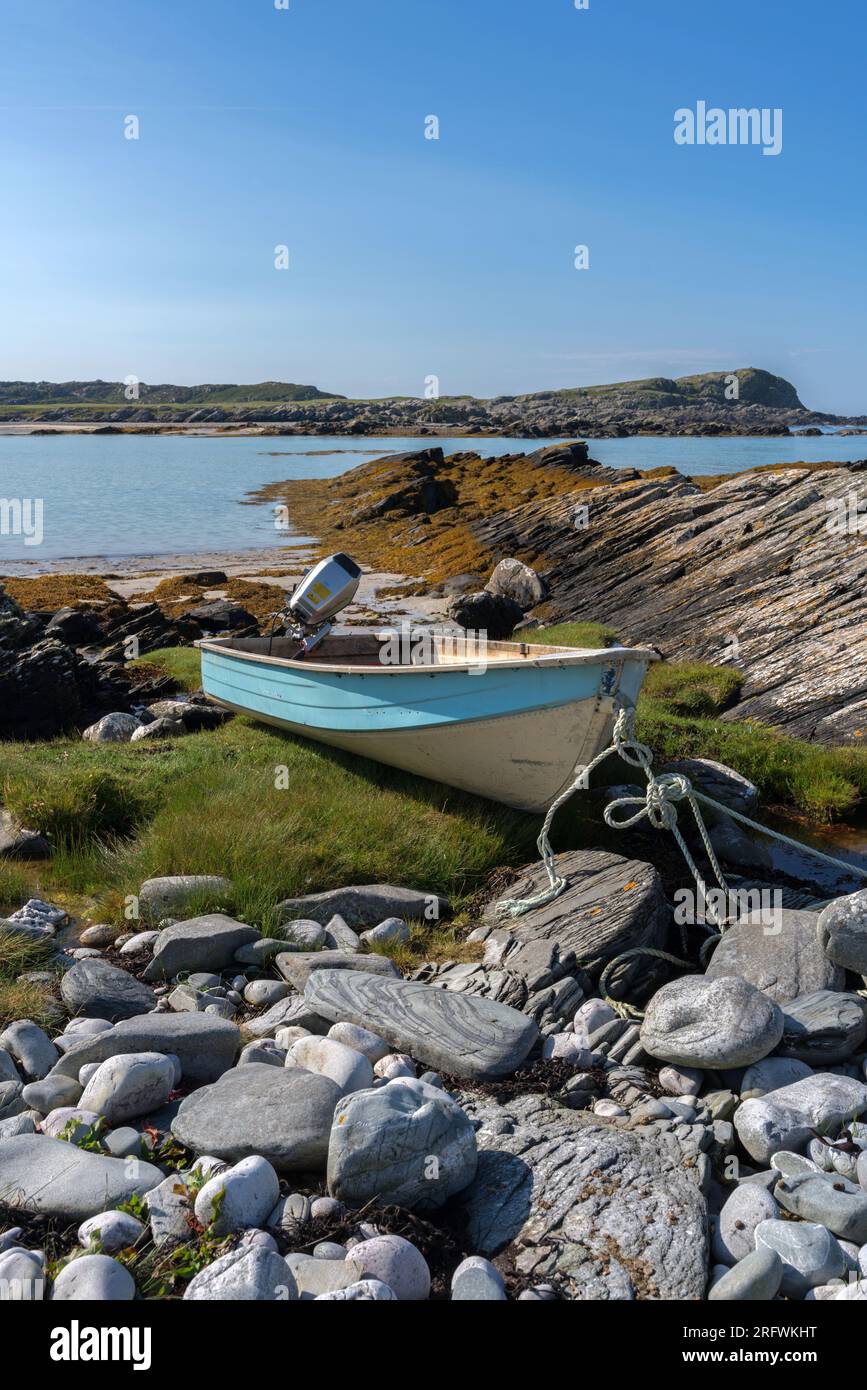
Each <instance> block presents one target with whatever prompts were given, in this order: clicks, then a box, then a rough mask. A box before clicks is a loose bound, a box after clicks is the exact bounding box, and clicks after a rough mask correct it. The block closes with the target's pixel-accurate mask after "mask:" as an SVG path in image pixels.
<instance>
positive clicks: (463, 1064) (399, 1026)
mask: <svg viewBox="0 0 867 1390" xmlns="http://www.w3.org/2000/svg"><path fill="white" fill-rule="evenodd" d="M304 998H305V1000H306V1001H307V1003H308V1004H309V1005H310V1007H311V1008H312V1009H313V1010H314V1011H315V1012H316V1013H317V1014H321V1015H322V1017H323V1018H329V1019H331V1021H332V1022H333V1023H357V1024H358V1025H359V1026H360V1027H362V1028H369V1029H370V1030H371V1032H374V1033H378V1034H379V1036H380V1037H383V1038H385V1039H386V1041H387V1042H390V1043H391V1044H392V1046H393V1047H396V1048H398V1049H399V1050H400V1051H402V1052H408V1053H409V1054H410V1056H412V1057H414V1058H415V1059H416V1060H417V1061H419V1062H424V1063H425V1065H426V1066H429V1067H433V1068H434V1069H435V1070H438V1071H444V1072H447V1073H450V1074H451V1075H453V1076H462V1077H471V1078H474V1079H476V1080H480V1081H485V1080H492V1079H494V1078H495V1077H498V1076H510V1075H511V1074H512V1072H514V1071H516V1070H517V1068H518V1067H519V1066H520V1065H521V1063H522V1062H523V1061H524V1059H525V1057H526V1056H527V1054H528V1052H529V1051H530V1049H531V1048H532V1047H533V1045H534V1043H535V1042H536V1041H537V1039H538V1037H539V1030H538V1028H537V1027H536V1025H535V1023H534V1022H533V1021H532V1019H529V1018H526V1017H525V1015H524V1014H520V1013H518V1011H517V1010H516V1009H511V1008H509V1007H508V1005H506V1004H498V1003H496V1002H495V1001H493V1000H490V999H477V998H473V997H470V996H467V995H465V994H450V993H449V992H448V991H446V990H442V989H436V988H435V987H434V986H432V985H422V984H415V983H413V982H412V981H409V980H399V979H386V978H384V977H382V976H380V975H366V974H362V973H360V972H359V971H357V970H315V971H314V972H313V974H312V975H311V976H310V978H309V980H308V981H307V986H306V988H305V991H304Z"/></svg>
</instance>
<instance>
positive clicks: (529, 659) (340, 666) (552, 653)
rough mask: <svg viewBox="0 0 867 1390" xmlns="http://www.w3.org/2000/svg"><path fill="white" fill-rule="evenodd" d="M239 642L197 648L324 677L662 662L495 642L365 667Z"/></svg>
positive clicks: (646, 651)
mask: <svg viewBox="0 0 867 1390" xmlns="http://www.w3.org/2000/svg"><path fill="white" fill-rule="evenodd" d="M242 640H251V639H242ZM252 640H261V641H266V640H267V638H261V639H255V638H254V639H252ZM235 641H236V639H235V638H233V637H212V638H201V639H200V640H199V641H197V642H194V643H193V645H194V646H195V647H198V648H199V650H200V651H207V652H214V653H216V654H217V655H219V656H229V657H232V658H234V659H235V660H240V661H249V662H254V663H256V664H257V665H264V666H276V667H279V668H282V669H283V670H288V671H303V672H305V673H306V674H307V675H313V674H315V673H316V672H321V673H322V674H323V675H333V676H344V675H345V676H410V675H412V676H435V675H445V674H447V673H453V674H461V673H467V672H473V673H474V674H479V668H480V666H485V667H487V668H488V669H490V670H497V671H504V670H505V671H508V670H520V671H527V670H534V671H539V670H544V669H545V668H546V667H551V666H553V667H567V666H591V665H594V664H598V663H599V662H600V661H602V660H605V661H606V662H607V664H609V665H610V664H612V663H614V662H621V661H630V660H631V661H640V662H644V663H645V664H646V665H650V664H651V662H654V661H659V660H660V658H659V655H658V653H657V652H655V651H653V650H652V649H651V648H648V647H596V648H593V647H556V646H547V645H545V644H544V643H541V642H491V643H489V644H488V655H487V656H483V657H482V658H481V660H480V659H479V657H476V658H475V659H474V660H467V661H458V662H447V663H446V662H444V663H442V664H441V665H436V664H433V665H410V664H406V665H393V664H385V663H381V664H378V665H376V666H371V665H369V664H368V665H364V666H361V665H354V664H353V663H351V662H348V663H347V662H334V663H329V662H325V661H322V660H315V659H313V660H311V659H310V658H309V657H308V658H306V659H304V660H300V661H299V660H297V659H293V658H292V657H285V656H267V655H265V654H264V653H259V652H249V651H242V650H240V649H239V648H237V647H235V646H234V645H233V644H234V642H235ZM503 647H516V648H521V647H523V648H526V654H523V655H521V656H516V657H513V658H508V657H507V658H505V659H502V658H500V657H499V656H498V655H497V654H494V655H493V659H492V658H491V654H490V648H503ZM531 651H536V652H538V653H539V655H538V656H535V655H530V652H531Z"/></svg>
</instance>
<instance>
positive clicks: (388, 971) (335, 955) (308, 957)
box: [274, 951, 400, 990]
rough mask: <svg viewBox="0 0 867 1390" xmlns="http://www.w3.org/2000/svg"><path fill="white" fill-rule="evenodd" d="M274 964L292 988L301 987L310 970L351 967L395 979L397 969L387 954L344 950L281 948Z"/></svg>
mask: <svg viewBox="0 0 867 1390" xmlns="http://www.w3.org/2000/svg"><path fill="white" fill-rule="evenodd" d="M274 964H275V965H276V967H277V969H278V970H279V972H280V974H281V975H282V976H283V978H284V980H288V981H289V983H290V985H292V986H293V988H294V989H297V990H302V989H304V988H305V986H306V984H307V981H308V980H309V979H310V976H311V973H312V972H313V971H317V970H351V971H353V972H360V973H362V974H366V975H383V976H389V977H393V978H399V975H400V972H399V970H398V968H397V966H396V965H395V963H394V961H393V960H389V958H388V956H376V955H370V956H363V955H351V954H348V953H347V952H346V951H284V952H283V953H282V954H281V955H278V956H277V957H276V958H275V961H274Z"/></svg>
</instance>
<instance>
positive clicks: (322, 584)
mask: <svg viewBox="0 0 867 1390" xmlns="http://www.w3.org/2000/svg"><path fill="white" fill-rule="evenodd" d="M360 580H361V570H360V568H359V566H358V565H357V564H356V563H355V561H354V560H352V559H350V557H349V556H348V555H344V554H343V553H342V551H339V552H338V553H337V554H336V555H326V557H325V559H324V560H320V561H319V563H318V565H314V566H313V568H312V569H311V570H308V571H307V573H306V574H305V575H304V578H303V579H302V580H301V582H300V583H299V584H298V585H297V586H296V588H295V589H294V590H293V593H292V596H291V598H290V599H289V602H288V604H287V605H286V607H285V608H284V609H282V610H281V611H280V612H279V613H276V614H275V615H274V617H275V625H276V620H277V619H279V620H280V621H281V622H282V624H283V627H284V630H285V632H286V634H287V636H289V637H294V638H297V639H298V641H299V642H300V644H301V645H300V649H299V651H298V653H297V655H298V656H306V655H307V653H308V652H311V651H312V650H313V648H314V647H315V646H318V644H319V643H320V642H321V641H322V639H323V638H324V637H327V636H328V634H329V632H330V631H331V626H332V624H331V620H332V619H333V618H335V617H336V616H337V614H338V613H340V612H341V611H342V610H343V609H344V608H346V606H347V604H350V603H351V602H352V600H353V599H354V598H355V594H356V592H357V590H358V585H359V582H360ZM273 635H274V626H272V628H271V636H272V638H273ZM269 651H270V647H269Z"/></svg>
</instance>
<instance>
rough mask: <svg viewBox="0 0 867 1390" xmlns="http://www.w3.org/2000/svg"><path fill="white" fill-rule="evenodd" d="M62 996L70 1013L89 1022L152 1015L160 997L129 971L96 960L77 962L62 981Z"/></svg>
mask: <svg viewBox="0 0 867 1390" xmlns="http://www.w3.org/2000/svg"><path fill="white" fill-rule="evenodd" d="M60 994H61V997H62V999H63V1002H64V1004H65V1005H66V1007H67V1009H68V1010H69V1012H70V1013H71V1014H73V1015H75V1014H83V1015H85V1016H86V1017H87V1018H106V1019H108V1020H109V1022H110V1023H114V1022H116V1021H117V1019H119V1018H134V1017H135V1016H136V1015H137V1014H146V1013H148V1012H149V1011H150V1010H151V1009H152V1008H153V1007H154V1005H155V1004H156V1002H157V1001H156V995H155V994H154V992H153V990H152V989H149V988H148V986H147V985H145V984H142V982H141V980H137V979H136V977H135V975H131V974H130V973H129V971H127V970H118V968H117V966H116V965H109V963H108V961H105V960H100V959H99V958H98V957H95V956H92V957H90V958H89V959H86V960H77V961H76V962H75V964H74V965H73V966H71V968H70V969H69V970H67V971H66V973H65V975H63V976H62V978H61V981H60Z"/></svg>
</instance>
